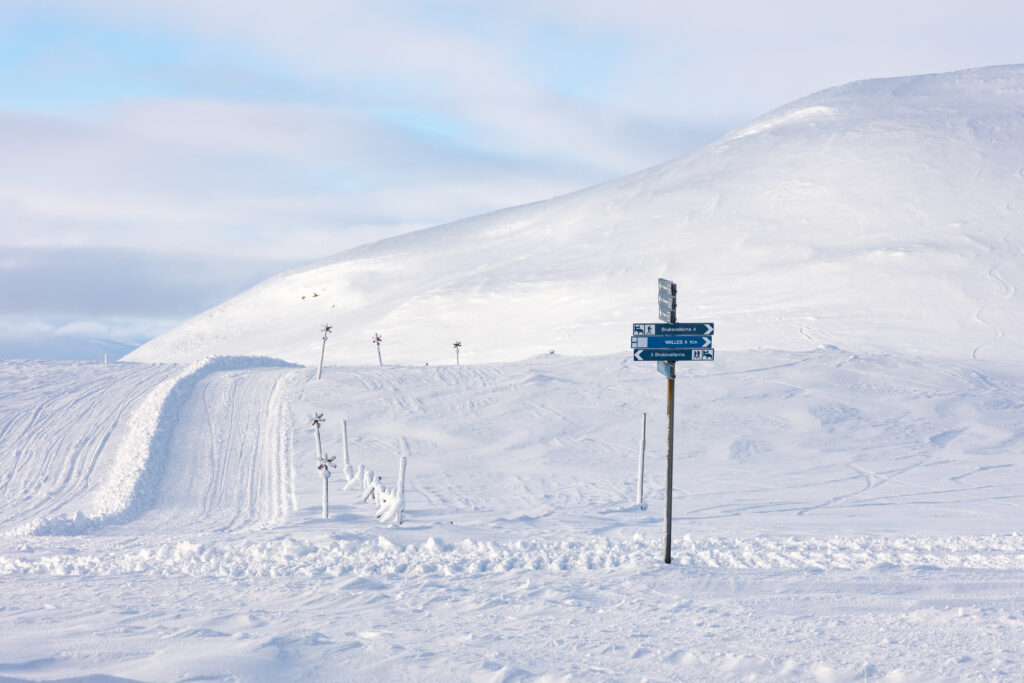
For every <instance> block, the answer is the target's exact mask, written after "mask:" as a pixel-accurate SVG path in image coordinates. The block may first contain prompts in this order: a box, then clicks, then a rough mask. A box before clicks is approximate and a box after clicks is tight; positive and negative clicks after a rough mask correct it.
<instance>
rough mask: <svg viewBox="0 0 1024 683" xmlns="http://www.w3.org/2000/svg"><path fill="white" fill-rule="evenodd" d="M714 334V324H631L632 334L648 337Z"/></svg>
mask: <svg viewBox="0 0 1024 683" xmlns="http://www.w3.org/2000/svg"><path fill="white" fill-rule="evenodd" d="M714 333H715V324H714V323H633V334H638V335H639V334H642V335H646V336H648V337H653V336H659V337H685V336H687V335H696V336H710V335H712V334H714Z"/></svg>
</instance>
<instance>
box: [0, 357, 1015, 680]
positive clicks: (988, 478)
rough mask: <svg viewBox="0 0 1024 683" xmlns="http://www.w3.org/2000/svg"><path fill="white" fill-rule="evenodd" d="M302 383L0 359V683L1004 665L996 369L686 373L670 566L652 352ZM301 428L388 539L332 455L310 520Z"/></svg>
mask: <svg viewBox="0 0 1024 683" xmlns="http://www.w3.org/2000/svg"><path fill="white" fill-rule="evenodd" d="M314 376H315V373H314V371H313V370H311V369H308V368H297V367H294V366H287V365H286V364H283V363H281V362H280V361H275V360H273V359H259V358H214V359H209V360H207V361H203V362H200V363H197V364H194V365H191V366H187V367H183V366H148V365H141V364H139V365H136V364H123V365H121V364H118V365H112V366H103V365H96V364H92V365H90V364H73V363H64V364H61V363H2V364H0V387H3V389H2V390H0V391H3V394H2V395H0V397H2V400H0V477H2V479H0V481H2V482H4V489H3V491H4V493H5V495H4V496H3V497H2V498H0V501H2V502H0V511H2V517H0V594H2V595H4V596H5V599H4V600H3V604H2V605H0V632H3V633H7V634H15V633H16V634H18V635H17V636H14V635H8V636H6V637H4V638H3V639H0V673H3V674H5V675H15V676H27V677H30V678H53V677H59V676H67V675H72V674H83V673H106V674H113V675H119V676H125V677H130V678H137V679H140V680H154V679H161V680H163V679H167V678H189V677H193V678H194V677H201V678H207V679H214V680H233V679H235V678H244V679H264V680H282V679H293V680H300V679H306V680H308V679H311V678H312V679H317V678H319V679H332V678H344V677H346V676H354V675H366V676H369V677H371V678H374V677H393V676H394V675H396V674H398V675H400V674H402V673H403V672H404V673H405V674H407V675H408V676H410V677H415V678H420V679H428V680H429V679H442V678H450V677H451V676H452V675H454V676H455V678H458V679H486V680H490V679H499V680H500V679H515V678H531V677H543V676H548V677H560V676H578V677H586V678H597V679H602V678H607V679H620V678H634V677H643V676H646V677H649V678H653V679H658V678H661V679H680V678H683V679H686V678H692V679H700V678H707V677H708V676H710V677H714V678H726V679H729V678H735V679H740V678H744V677H749V676H750V675H765V676H770V677H794V678H798V679H808V678H818V679H821V680H862V679H864V678H867V679H881V678H884V677H885V676H897V677H899V676H905V677H907V678H910V679H913V678H914V677H917V678H922V679H928V680H931V679H935V678H943V677H946V678H957V679H969V678H972V677H975V678H977V677H986V676H988V677H990V676H995V677H1004V678H1005V677H1007V676H1010V677H1012V676H1013V675H1016V674H1020V673H1022V672H1024V660H1022V657H1021V654H1020V652H1019V649H1017V645H1015V643H1017V644H1019V642H1020V640H1021V637H1022V635H1024V578H1022V577H1024V537H1022V536H1021V534H1020V523H1021V518H1022V514H1021V513H1022V509H1021V506H1022V503H1024V469H1022V466H1021V464H1020V455H1021V448H1022V447H1024V371H1022V370H1021V369H1020V368H1018V367H1017V366H1013V365H1006V364H998V363H987V362H977V361H970V362H964V361H950V360H946V359H921V358H899V357H895V356H887V355H876V356H865V355H856V354H850V353H848V352H844V351H842V350H840V349H836V348H831V347H826V348H821V349H819V350H817V351H814V352H805V353H792V352H758V353H753V352H751V353H746V354H730V355H729V356H728V357H724V358H721V359H720V360H718V361H716V362H715V363H714V364H706V365H701V366H698V367H693V368H686V370H685V373H684V374H683V376H682V377H681V378H680V380H679V381H678V393H677V430H678V431H677V442H676V454H677V458H678V459H677V461H676V496H675V516H674V522H675V543H674V546H673V555H674V560H675V562H674V564H672V565H671V566H665V565H664V564H662V563H661V561H660V558H661V532H662V519H661V517H662V515H661V509H662V505H663V488H662V487H663V484H662V482H663V476H664V471H663V457H664V456H663V439H664V437H663V430H664V416H663V411H664V395H663V392H664V380H663V378H661V376H660V375H658V374H657V373H655V372H654V371H653V369H652V368H651V367H650V366H649V365H647V364H642V363H632V362H630V361H628V360H627V361H623V360H621V359H620V358H615V357H603V358H602V357H598V358H563V357H559V356H542V357H538V358H535V359H531V360H528V361H523V362H519V363H509V364H501V365H480V366H475V365H471V366H463V367H452V366H418V367H384V368H367V367H332V366H329V367H327V368H326V369H325V371H324V378H323V380H321V381H316V380H315V379H314ZM643 412H647V413H648V454H647V457H648V459H647V474H646V491H647V501H648V504H649V507H648V509H647V510H640V509H638V507H637V506H636V505H635V500H634V497H635V487H636V473H637V464H638V463H637V456H638V441H639V436H640V417H641V414H642V413H643ZM315 413H323V414H324V415H325V418H326V421H325V422H324V423H323V427H322V441H323V448H324V450H325V451H326V452H327V453H328V454H330V455H332V456H337V457H338V462H339V464H340V463H341V460H342V457H343V456H342V454H343V453H344V451H345V444H344V442H343V439H342V434H343V430H342V422H343V421H347V427H348V432H349V443H348V450H349V453H350V459H351V464H352V466H353V468H359V467H360V466H362V467H363V468H364V469H365V470H372V471H373V472H375V473H376V476H379V477H380V478H381V480H382V481H383V483H384V484H385V485H387V486H393V485H394V483H395V481H396V477H397V470H398V460H399V458H400V457H401V456H403V455H404V456H406V457H407V458H408V462H409V466H408V481H407V484H406V504H407V509H406V517H405V520H406V521H405V523H404V524H402V525H401V526H393V525H391V526H389V525H383V524H381V523H380V522H379V521H378V520H377V519H376V518H375V506H374V505H373V504H372V501H371V502H364V501H363V500H362V499H363V495H364V491H363V488H362V486H360V485H356V486H352V487H348V488H346V486H345V483H346V482H345V477H344V476H343V475H342V473H341V469H340V468H339V470H337V471H336V472H335V476H334V477H333V478H332V479H331V480H330V484H331V517H330V519H327V520H323V519H321V516H320V503H321V497H320V496H321V485H322V480H321V479H320V477H319V475H318V472H317V470H316V464H315V455H316V451H315V441H314V434H313V430H312V428H311V426H310V420H311V417H312V416H313V414H315ZM11 494H13V495H11ZM654 625H658V628H655V626H654ZM425 633H426V634H434V635H431V636H429V637H425V636H424V634H425ZM880 634H884V635H880ZM114 636H116V637H114ZM57 643H59V646H58V645H57ZM538 643H543V648H542V649H543V651H544V654H543V656H541V654H540V650H538V647H540V646H538ZM807 643H811V645H810V646H808V645H807ZM340 672H345V674H344V675H342V674H341V673H340Z"/></svg>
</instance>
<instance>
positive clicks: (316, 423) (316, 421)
mask: <svg viewBox="0 0 1024 683" xmlns="http://www.w3.org/2000/svg"><path fill="white" fill-rule="evenodd" d="M323 423H324V414H323V413H317V414H316V415H314V416H313V428H314V429H315V430H316V459H317V461H319V460H320V459H321V458H322V457H324V450H323V448H321V447H320V425H322V424H323Z"/></svg>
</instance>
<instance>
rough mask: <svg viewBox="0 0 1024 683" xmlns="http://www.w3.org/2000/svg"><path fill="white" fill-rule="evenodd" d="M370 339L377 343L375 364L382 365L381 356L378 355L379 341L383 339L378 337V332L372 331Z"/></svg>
mask: <svg viewBox="0 0 1024 683" xmlns="http://www.w3.org/2000/svg"><path fill="white" fill-rule="evenodd" d="M370 341H371V342H372V343H374V344H376V345H377V365H378V366H380V367H384V361H383V360H381V357H380V343H381V341H383V340H382V339H381V338H380V335H379V334H377V333H376V332H374V333H373V339H371V340H370Z"/></svg>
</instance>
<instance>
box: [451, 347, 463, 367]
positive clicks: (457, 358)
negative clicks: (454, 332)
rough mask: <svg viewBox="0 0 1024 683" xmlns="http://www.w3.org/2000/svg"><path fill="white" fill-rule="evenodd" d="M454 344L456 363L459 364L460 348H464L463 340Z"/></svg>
mask: <svg viewBox="0 0 1024 683" xmlns="http://www.w3.org/2000/svg"><path fill="white" fill-rule="evenodd" d="M452 346H454V347H455V364H456V365H458V364H459V349H461V348H462V342H460V341H457V342H455V343H454V344H452Z"/></svg>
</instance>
